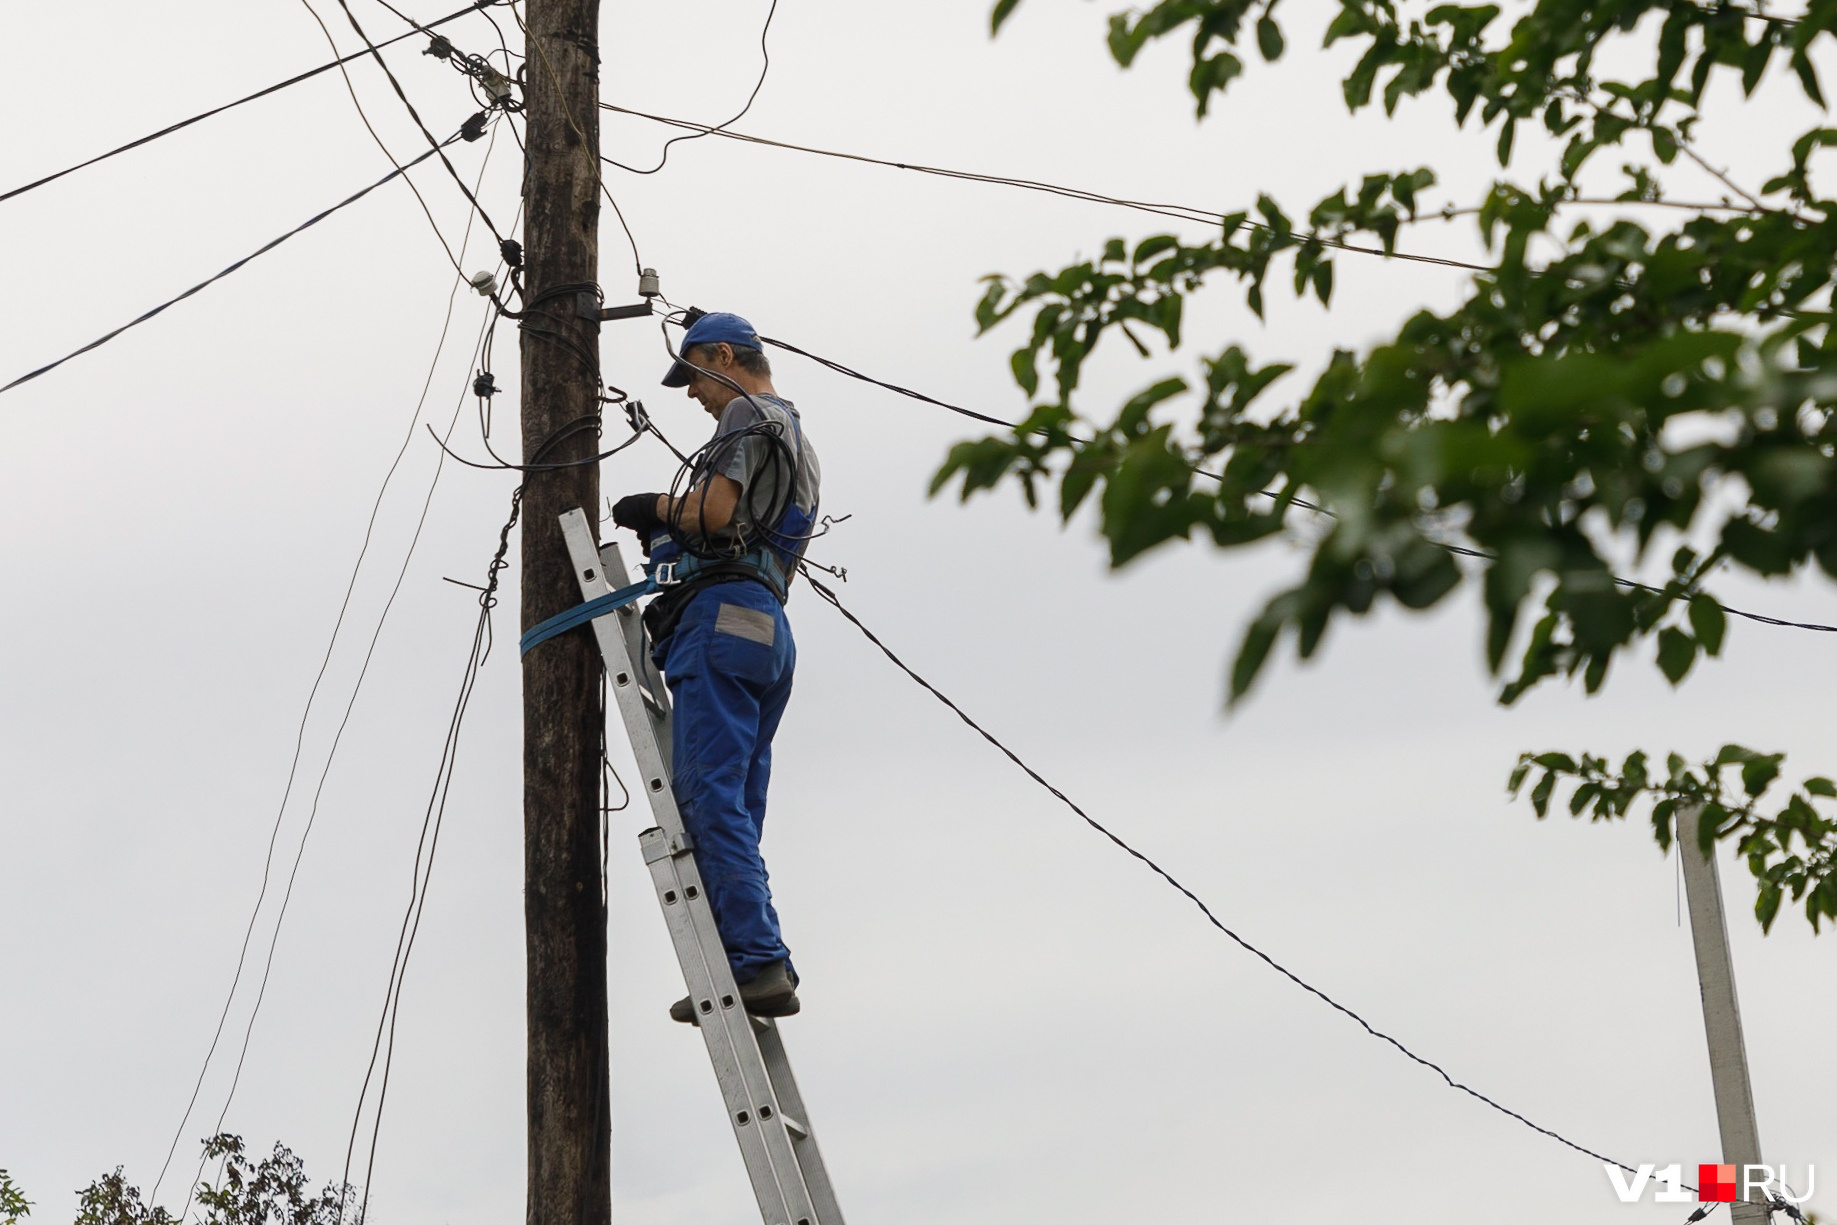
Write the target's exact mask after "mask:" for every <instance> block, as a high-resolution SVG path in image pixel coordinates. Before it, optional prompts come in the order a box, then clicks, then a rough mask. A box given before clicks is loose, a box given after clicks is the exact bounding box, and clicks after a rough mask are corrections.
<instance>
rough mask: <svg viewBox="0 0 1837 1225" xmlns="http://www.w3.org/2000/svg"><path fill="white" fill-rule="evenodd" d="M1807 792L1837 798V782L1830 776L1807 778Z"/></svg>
mask: <svg viewBox="0 0 1837 1225" xmlns="http://www.w3.org/2000/svg"><path fill="white" fill-rule="evenodd" d="M1805 794H1807V795H1822V796H1826V797H1829V798H1831V799H1837V783H1833V782H1831V780H1830V779H1828V778H1808V779H1806V780H1805Z"/></svg>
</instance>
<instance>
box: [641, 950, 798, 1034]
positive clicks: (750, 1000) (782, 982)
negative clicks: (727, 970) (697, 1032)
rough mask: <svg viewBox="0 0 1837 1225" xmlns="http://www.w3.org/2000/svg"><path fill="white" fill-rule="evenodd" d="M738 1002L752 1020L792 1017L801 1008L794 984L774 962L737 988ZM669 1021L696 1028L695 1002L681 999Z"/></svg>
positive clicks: (788, 972)
mask: <svg viewBox="0 0 1837 1225" xmlns="http://www.w3.org/2000/svg"><path fill="white" fill-rule="evenodd" d="M740 1002H741V1003H742V1004H744V1005H746V1010H747V1011H748V1012H750V1013H752V1014H753V1015H754V1016H756V1017H790V1016H796V1015H797V1013H798V1010H799V1009H801V1008H802V1007H803V1004H802V1003H801V1002H800V1001H799V1000H798V998H797V983H796V982H795V981H793V980H792V978H791V973H790V971H789V970H788V969H787V968H786V967H785V963H784V962H782V961H774V962H772V963H771V964H770V965H768V966H766V967H765V969H763V970H761V971H759V973H758V974H757V975H755V976H754V977H753V978H752V979H750V980H749V981H747V982H744V983H742V984H740ZM670 1020H672V1021H680V1022H682V1023H683V1024H685V1025H699V1024H700V1023H701V1021H700V1019H699V1018H698V1017H697V1016H696V1014H695V1000H694V998H693V997H692V996H687V995H685V996H683V997H682V998H681V999H680V1000H677V1001H676V1002H675V1003H674V1004H671V1005H670Z"/></svg>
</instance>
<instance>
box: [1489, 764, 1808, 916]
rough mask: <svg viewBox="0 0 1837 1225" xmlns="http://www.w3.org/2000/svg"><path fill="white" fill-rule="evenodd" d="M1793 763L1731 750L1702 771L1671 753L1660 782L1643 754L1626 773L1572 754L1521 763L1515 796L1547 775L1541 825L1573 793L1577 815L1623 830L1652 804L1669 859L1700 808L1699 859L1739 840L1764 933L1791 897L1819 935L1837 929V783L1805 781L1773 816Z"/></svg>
mask: <svg viewBox="0 0 1837 1225" xmlns="http://www.w3.org/2000/svg"><path fill="white" fill-rule="evenodd" d="M1784 760H1785V755H1784V754H1781V753H1756V752H1755V751H1753V750H1752V749H1746V748H1743V747H1741V746H1740V745H1738V744H1731V745H1725V746H1724V747H1723V748H1722V750H1721V752H1719V753H1717V754H1716V756H1715V757H1713V758H1711V759H1710V760H1709V761H1707V762H1705V763H1703V765H1702V766H1701V767H1699V768H1697V769H1694V770H1693V769H1691V768H1690V767H1689V766H1688V765H1687V764H1686V762H1685V761H1684V759H1683V758H1682V757H1680V756H1678V755H1677V754H1676V753H1672V754H1671V755H1670V756H1669V757H1667V759H1666V763H1665V773H1664V775H1663V776H1662V777H1659V776H1655V775H1654V774H1653V772H1652V771H1651V769H1650V768H1649V766H1648V764H1647V757H1646V755H1645V754H1644V753H1637V752H1636V753H1632V754H1630V755H1628V757H1627V758H1626V760H1625V761H1624V762H1623V763H1622V764H1621V767H1620V769H1619V770H1617V771H1616V770H1612V769H1610V768H1609V767H1608V763H1607V761H1606V759H1605V758H1601V757H1595V756H1591V755H1589V754H1586V753H1585V754H1583V755H1582V757H1581V758H1580V759H1579V760H1578V759H1576V758H1574V757H1571V756H1569V755H1568V754H1567V753H1537V754H1531V753H1527V754H1525V755H1524V756H1522V757H1521V758H1519V761H1518V765H1517V768H1515V769H1514V770H1513V771H1512V777H1511V780H1510V783H1509V784H1508V787H1509V790H1510V791H1511V793H1512V795H1514V796H1516V795H1518V793H1519V791H1520V790H1521V789H1522V788H1523V786H1524V784H1525V782H1526V781H1527V780H1528V779H1529V778H1530V776H1531V774H1532V772H1533V771H1534V770H1537V771H1541V772H1542V773H1541V774H1540V775H1539V777H1538V779H1537V781H1536V783H1534V784H1533V785H1532V787H1531V795H1530V799H1531V807H1532V808H1533V809H1534V810H1535V811H1536V813H1537V816H1538V818H1539V819H1540V820H1541V819H1542V818H1544V817H1545V816H1547V815H1548V814H1549V811H1550V805H1551V802H1552V801H1553V800H1554V799H1555V798H1556V794H1557V790H1558V788H1559V787H1560V786H1562V785H1564V784H1569V785H1571V787H1572V789H1571V790H1570V793H1569V799H1568V808H1569V813H1570V815H1571V816H1574V817H1580V816H1581V815H1582V814H1584V813H1587V814H1588V817H1589V819H1590V820H1591V821H1612V820H1619V819H1621V818H1624V817H1626V816H1627V815H1628V813H1629V812H1630V811H1631V810H1632V809H1633V807H1634V806H1635V805H1637V804H1640V803H1647V804H1650V805H1651V813H1650V818H1651V822H1652V833H1653V836H1654V837H1655V838H1656V839H1657V840H1658V844H1659V846H1660V847H1662V848H1664V849H1666V850H1669V849H1670V848H1671V846H1672V844H1673V843H1674V842H1676V841H1677V840H1678V838H1679V836H1680V829H1679V825H1678V821H1679V818H1680V817H1681V816H1683V815H1685V814H1687V813H1689V812H1690V811H1692V810H1694V809H1697V808H1699V807H1700V808H1701V810H1702V815H1701V817H1700V818H1699V821H1698V826H1697V843H1698V850H1699V851H1700V852H1701V853H1703V854H1705V855H1708V854H1712V853H1713V851H1714V847H1715V844H1716V843H1717V842H1719V841H1723V840H1726V839H1730V838H1735V839H1738V842H1737V847H1736V849H1737V850H1738V851H1739V853H1740V854H1741V855H1743V856H1744V857H1745V858H1746V859H1747V863H1748V870H1749V872H1750V873H1752V874H1753V876H1754V879H1755V882H1756V883H1757V885H1758V886H1759V891H1758V892H1757V894H1756V895H1755V900H1754V915H1755V917H1756V918H1757V919H1759V920H1760V925H1761V929H1762V930H1763V931H1770V930H1771V929H1772V927H1773V921H1774V919H1775V918H1776V917H1777V916H1778V914H1779V909H1780V905H1781V903H1782V902H1783V901H1784V900H1785V899H1786V898H1787V897H1788V896H1790V897H1791V899H1792V901H1793V902H1794V903H1795V904H1798V903H1800V902H1803V904H1804V910H1805V917H1806V919H1807V920H1808V921H1809V922H1810V923H1811V925H1812V930H1813V931H1817V930H1818V928H1819V924H1820V922H1821V921H1822V920H1824V919H1837V820H1834V819H1833V818H1832V817H1830V816H1827V815H1826V814H1825V813H1824V812H1822V811H1820V809H1819V807H1818V804H1819V802H1820V801H1824V800H1831V799H1837V784H1834V783H1832V782H1831V780H1830V779H1828V778H1809V779H1806V780H1805V782H1804V783H1803V784H1801V785H1800V787H1799V789H1798V790H1797V791H1796V792H1793V793H1792V794H1791V795H1789V796H1788V797H1787V799H1786V801H1785V804H1784V806H1782V807H1781V808H1779V809H1778V810H1777V811H1776V812H1774V813H1773V815H1771V816H1769V815H1767V814H1766V813H1765V812H1764V811H1763V807H1762V806H1763V802H1764V801H1765V800H1766V797H1767V795H1768V793H1769V792H1770V791H1771V790H1772V789H1773V785H1774V783H1775V782H1776V781H1777V780H1778V779H1779V774H1780V765H1781V763H1782V762H1783V761H1784ZM1730 771H1733V773H1734V774H1735V775H1736V778H1737V779H1738V780H1739V788H1738V789H1737V787H1736V786H1735V785H1734V784H1731V783H1729V782H1727V781H1725V778H1724V775H1725V774H1727V773H1729V772H1730ZM1795 844H1796V849H1795Z"/></svg>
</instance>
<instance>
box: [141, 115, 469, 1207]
mask: <svg viewBox="0 0 1837 1225" xmlns="http://www.w3.org/2000/svg"><path fill="white" fill-rule="evenodd" d="M495 145H496V137H495V135H494V136H493V140H492V143H491V144H490V145H488V146H487V147H486V150H485V157H484V159H483V161H484V164H482V165H481V166H480V167H479V178H480V181H481V182H482V181H483V179H484V174H485V166H486V165H488V164H489V163H490V159H491V153H492V150H493V148H495ZM471 238H472V224H471V221H470V219H468V220H467V224H466V231H465V235H464V236H463V238H462V239H461V244H460V250H461V253H462V255H463V253H464V251H465V249H466V247H467V245H469V244H470V242H471ZM463 284H464V279H463V278H460V279H458V280H455V282H454V284H453V287H452V289H451V290H450V291H449V292H448V294H447V304H446V314H445V317H444V318H443V319H442V320H441V324H440V338H439V340H438V342H437V343H436V344H435V346H434V356H433V358H432V359H431V360H430V361H429V362H428V368H427V375H426V377H425V378H424V379H423V380H422V383H421V393H420V395H419V397H418V398H417V399H416V401H415V408H414V412H413V413H411V414H410V416H409V421H408V426H407V428H406V429H405V430H404V431H403V434H402V442H401V445H400V446H399V447H397V448H396V452H395V455H394V456H393V457H392V458H391V459H390V462H389V467H388V469H387V470H386V471H385V472H384V474H383V479H382V482H381V484H380V485H379V486H378V488H377V491H376V497H375V498H373V499H372V500H371V504H370V515H369V518H368V519H367V520H366V522H365V524H364V534H363V540H362V542H361V543H360V545H359V546H358V551H357V558H356V560H355V561H353V562H352V564H351V573H350V577H349V578H348V579H347V580H346V581H345V589H344V595H343V597H342V598H341V599H340V601H339V605H338V613H337V616H336V617H335V618H334V619H333V623H332V632H331V635H330V637H329V639H328V641H327V642H326V646H325V653H324V655H323V656H322V657H321V659H320V661H319V668H318V671H317V672H316V673H315V674H314V676H313V682H312V685H311V686H310V687H309V689H308V691H307V695H306V703H305V706H304V708H303V709H302V710H301V712H300V721H299V725H298V727H297V729H296V731H295V734H294V746H293V757H292V760H291V762H290V763H289V765H288V768H287V781H286V784H285V786H284V787H283V788H282V791H281V802H280V804H279V806H278V808H277V810H276V812H275V817H274V826H273V829H272V830H271V831H270V833H269V837H268V849H267V852H266V854H265V856H264V858H263V862H262V877H261V885H260V888H259V889H258V890H257V892H256V898H255V905H254V907H253V909H252V910H251V911H250V913H249V922H248V924H247V925H246V927H245V929H244V931H243V938H242V945H241V948H240V949H239V951H238V953H237V956H236V970H235V973H234V974H233V975H232V976H231V980H230V989H229V992H228V993H227V994H226V996H225V997H224V1001H223V1009H222V1011H221V1013H220V1014H219V1016H218V1018H217V1026H216V1030H215V1032H214V1033H213V1034H212V1035H211V1041H210V1047H209V1049H208V1050H207V1051H206V1052H205V1056H204V1062H203V1064H202V1066H200V1068H199V1069H198V1077H197V1081H196V1082H195V1083H194V1084H193V1086H192V1090H191V1097H190V1100H188V1101H187V1102H186V1104H185V1112H184V1114H183V1115H182V1116H181V1117H180V1119H179V1125H178V1127H177V1128H175V1129H174V1131H173V1136H172V1143H171V1144H170V1145H169V1146H168V1148H167V1150H166V1159H165V1162H164V1163H163V1164H162V1165H161V1166H160V1172H159V1177H158V1179H156V1180H155V1182H154V1184H153V1191H152V1194H151V1195H150V1196H149V1197H148V1198H149V1201H150V1202H152V1201H155V1200H156V1198H157V1196H158V1194H159V1187H160V1184H161V1183H163V1182H164V1181H165V1178H166V1172H167V1170H168V1169H169V1168H170V1166H171V1164H172V1159H173V1155H174V1154H175V1153H176V1152H177V1150H178V1145H179V1141H180V1140H181V1139H182V1138H183V1136H184V1132H185V1127H186V1124H187V1123H188V1122H189V1121H190V1118H191V1112H192V1110H193V1108H194V1107H195V1106H196V1105H197V1101H198V1095H199V1093H200V1091H201V1090H202V1089H203V1086H204V1078H205V1075H206V1074H207V1073H208V1072H209V1071H210V1066H211V1060H212V1058H213V1057H214V1056H215V1055H216V1052H217V1046H218V1044H219V1042H220V1041H221V1040H222V1037H223V1030H224V1025H225V1023H226V1022H227V1021H228V1019H229V1014H230V1007H231V1005H232V1003H233V1002H234V1001H235V998H236V992H237V988H238V987H239V986H240V984H241V982H242V974H243V970H244V968H245V966H246V964H247V960H248V953H249V944H250V941H251V939H252V937H253V935H254V932H255V924H256V920H257V919H258V918H259V917H260V915H261V911H262V905H263V903H264V902H265V901H266V899H267V895H268V886H269V884H270V881H271V880H272V876H273V869H274V852H275V848H276V846H277V844H278V840H279V838H280V832H281V823H282V821H283V819H284V818H285V816H286V813H287V804H288V801H289V800H290V799H291V798H292V795H293V786H294V782H295V779H296V778H297V776H298V773H299V768H300V758H301V755H302V753H303V751H304V746H305V742H306V728H307V724H308V722H309V721H310V719H311V717H312V713H313V709H314V705H315V703H316V701H317V699H318V695H319V689H320V686H321V685H322V684H323V682H324V680H325V674H326V671H327V669H328V668H329V667H330V666H331V662H332V655H333V652H334V651H336V649H337V646H338V641H339V637H340V634H341V632H342V631H343V629H344V622H345V617H346V616H347V614H348V613H349V611H350V607H351V598H352V595H353V594H354V592H355V591H356V588H357V579H358V575H359V574H360V573H361V572H362V570H363V564H364V560H365V558H367V557H368V556H369V552H370V544H371V541H372V539H373V538H374V536H375V533H376V524H377V519H378V517H379V516H380V514H381V512H382V506H383V499H384V497H385V496H386V495H387V494H388V492H389V488H390V485H391V483H392V482H393V481H394V479H395V475H396V472H397V471H398V470H399V469H400V468H401V465H402V460H403V459H404V458H405V457H406V456H407V454H408V448H409V446H410V445H411V444H412V443H413V441H414V437H415V425H416V423H417V422H419V421H420V419H421V413H422V410H423V408H424V407H425V406H426V404H427V397H428V393H429V392H430V391H431V390H432V388H433V382H434V375H435V373H436V372H437V371H438V370H439V368H440V358H441V356H442V355H443V354H444V353H445V351H446V342H447V335H448V333H449V331H450V330H451V328H452V324H453V312H454V307H455V304H456V302H457V299H458V295H459V290H460V288H461V287H462V285H463ZM491 319H492V316H491V315H490V314H489V313H487V315H486V321H485V331H483V332H481V336H480V337H479V339H478V340H475V341H474V343H473V353H474V355H475V356H476V354H477V353H478V351H479V348H480V347H481V345H482V344H483V342H484V339H485V335H486V334H488V329H489V324H490V322H491ZM461 403H462V404H463V403H464V401H463V399H462V400H461ZM456 420H457V409H456V410H455V421H456ZM451 429H452V427H451V425H449V426H448V432H449V433H451ZM439 480H440V468H439V466H436V468H435V471H434V476H433V479H432V481H430V482H429V485H428V491H427V495H426V497H425V498H424V499H423V500H422V505H421V515H420V519H419V520H418V521H417V523H416V525H415V534H414V537H413V539H412V540H411V541H410V543H409V547H408V550H407V553H406V555H405V556H404V557H403V559H402V564H401V566H400V567H399V568H398V569H397V571H396V578H395V584H394V587H393V588H392V589H391V591H390V595H389V600H388V602H387V603H386V604H385V605H384V607H383V611H382V614H381V615H380V616H379V617H378V619H377V624H376V628H375V629H374V630H373V631H372V633H371V636H370V643H369V647H368V648H367V650H366V652H365V655H364V663H363V668H362V670H361V671H360V672H359V675H358V678H357V681H356V683H355V684H354V685H353V688H352V691H351V694H350V698H349V699H348V701H347V702H346V705H345V711H344V717H343V720H342V721H341V722H340V723H339V727H338V735H337V737H335V738H334V739H333V741H332V745H331V748H330V749H329V750H328V752H327V756H326V760H325V764H324V767H323V769H322V770H321V772H320V775H319V783H318V787H317V788H316V789H315V792H314V796H313V813H314V814H316V813H317V811H318V805H319V794H320V793H321V792H323V791H324V788H325V780H326V776H327V775H328V774H329V772H330V770H331V766H332V760H333V758H334V757H335V756H336V754H337V749H338V742H339V740H340V739H342V737H343V734H344V727H345V724H346V723H348V722H349V721H350V717H351V710H352V707H353V706H354V705H355V704H356V701H357V694H358V691H359V690H361V689H362V687H363V680H364V677H365V676H366V675H368V672H369V666H370V657H371V655H373V654H374V653H375V650H376V644H377V640H378V638H379V637H380V636H381V634H382V630H383V624H384V622H385V621H386V620H387V619H388V616H389V610H390V609H391V608H392V607H393V606H394V604H395V598H396V594H397V593H398V592H399V591H400V590H401V587H402V581H403V579H404V578H405V577H406V576H407V573H408V565H409V563H410V562H411V561H412V560H413V558H414V553H415V548H416V545H417V544H418V543H419V542H420V539H421V528H422V525H423V524H425V522H426V520H427V512H428V507H429V506H430V505H431V504H432V501H433V496H434V489H435V487H436V486H437V485H438V483H439ZM311 825H312V819H311V817H310V816H309V818H308V821H307V830H306V832H307V833H310V832H311ZM305 849H306V835H305V834H304V833H303V834H302V835H301V840H300V847H299V850H298V851H297V852H296V854H295V856H294V864H293V870H292V874H290V875H289V878H288V893H289V894H290V895H291V893H292V888H293V875H295V874H297V873H298V871H299V865H300V857H301V855H303V854H304V853H305ZM285 917H286V907H285V904H284V903H283V906H282V909H281V914H280V916H279V917H277V918H276V920H275V927H274V932H273V935H272V937H271V938H270V941H269V947H268V954H267V958H266V963H265V967H264V970H263V974H262V990H261V992H260V993H258V996H257V999H256V1003H255V1006H254V1008H253V1009H252V1010H251V1012H250V1016H249V1022H248V1026H247V1027H246V1028H245V1029H244V1031H243V1040H242V1050H241V1051H240V1053H239V1054H238V1056H237V1061H236V1073H235V1077H234V1078H233V1080H232V1083H231V1087H230V1091H229V1095H228V1096H227V1097H226V1098H225V1101H224V1106H223V1111H222V1112H220V1113H219V1115H218V1126H217V1129H216V1130H218V1131H221V1130H222V1122H223V1117H224V1116H225V1115H227V1114H228V1112H229V1105H230V1099H231V1098H233V1097H234V1095H235V1086H236V1083H237V1082H239V1081H240V1080H241V1076H242V1065H243V1061H244V1060H245V1059H246V1058H247V1056H248V1047H249V1037H250V1034H251V1032H252V1031H253V1029H254V1025H255V1014H256V1013H257V1012H259V1011H260V1008H261V998H262V997H263V996H265V994H266V988H267V979H268V973H269V971H270V970H271V969H272V967H273V962H274V948H275V943H276V942H278V941H279V939H280V927H281V921H282V920H283V919H284V918H285ZM192 1181H193V1186H194V1187H195V1186H196V1182H197V1180H196V1179H195V1178H194V1179H193V1180H192ZM189 1207H190V1201H189V1193H188V1198H187V1203H186V1208H187V1210H188V1209H189ZM184 1215H185V1214H184V1211H181V1212H180V1214H179V1219H180V1220H181V1221H183V1219H184Z"/></svg>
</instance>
